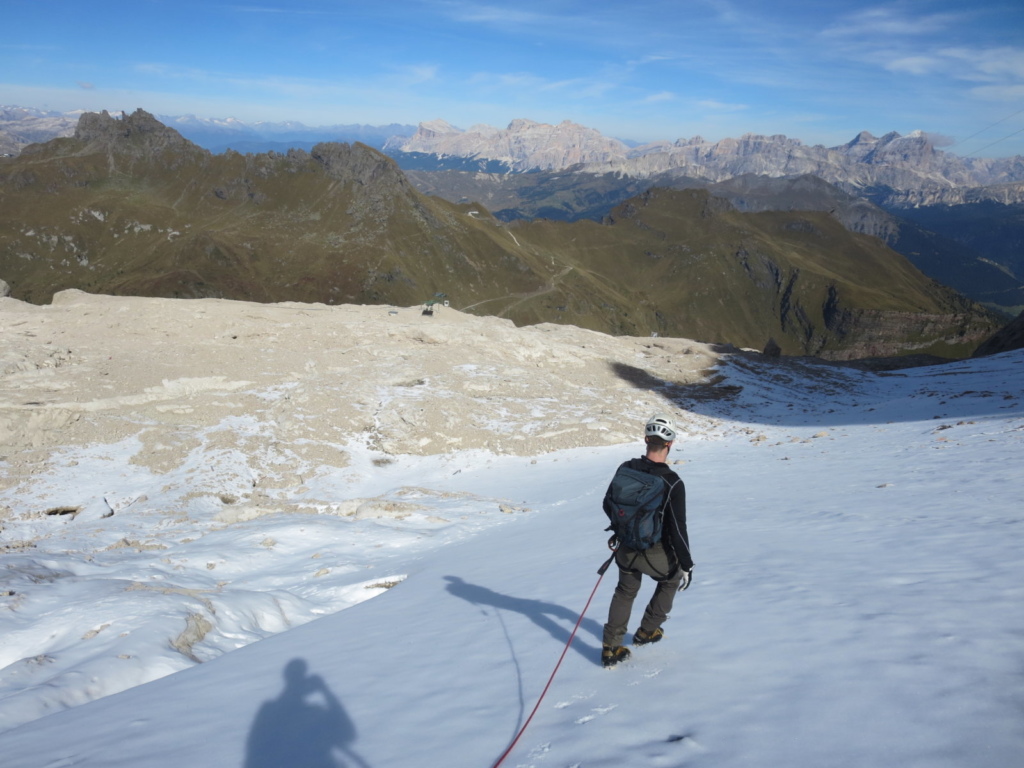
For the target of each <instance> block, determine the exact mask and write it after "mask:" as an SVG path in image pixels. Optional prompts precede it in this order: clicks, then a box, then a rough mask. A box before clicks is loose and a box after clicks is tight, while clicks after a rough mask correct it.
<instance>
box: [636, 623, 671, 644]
mask: <svg viewBox="0 0 1024 768" xmlns="http://www.w3.org/2000/svg"><path fill="white" fill-rule="evenodd" d="M664 636H665V633H664V632H662V631H661V628H660V627H659V628H658V629H656V630H654V631H653V632H651V633H650V634H648V633H647V632H644V631H643V630H642V629H638V630H637V631H636V632H634V633H633V645H647V644H648V643H656V642H658V641H659V640H661V638H663V637H664Z"/></svg>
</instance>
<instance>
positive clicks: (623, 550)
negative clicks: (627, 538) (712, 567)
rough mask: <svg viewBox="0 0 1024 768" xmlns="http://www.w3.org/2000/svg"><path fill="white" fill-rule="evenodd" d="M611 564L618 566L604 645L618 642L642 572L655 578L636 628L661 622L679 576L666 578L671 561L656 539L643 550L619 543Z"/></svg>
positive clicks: (648, 627)
mask: <svg viewBox="0 0 1024 768" xmlns="http://www.w3.org/2000/svg"><path fill="white" fill-rule="evenodd" d="M615 564H616V565H617V566H619V583H618V584H617V585H616V586H615V594H614V595H612V603H611V605H610V606H609V607H608V623H607V624H605V625H604V638H603V643H604V645H611V646H616V645H622V638H623V637H624V636H625V634H626V626H627V625H628V624H629V615H630V613H631V612H632V610H633V600H635V599H636V596H637V593H639V592H640V581H641V578H642V576H644V575H646V576H649V577H651V578H652V579H654V580H655V581H656V582H657V586H656V587H655V588H654V595H653V596H652V597H651V601H650V602H649V603H648V604H647V608H646V610H644V617H643V619H641V621H640V629H642V630H643V631H644V632H648V633H650V632H653V631H654V630H656V629H658V628H659V627H660V626H661V625H662V624H664V623H665V619H667V618H668V614H669V611H671V610H672V601H673V600H675V597H676V590H677V589H679V582H680V580H681V576H680V577H678V578H674V579H672V580H669V579H668V578H667V574H670V573H672V570H673V568H674V567H675V565H674V564H673V563H671V562H669V558H668V555H667V554H666V552H665V548H664V547H663V546H662V545H661V543H660V542H659V543H657V544H655V545H654V546H653V547H651V548H650V549H648V550H647V551H645V552H637V551H636V550H635V549H629V548H628V547H620V548H619V551H618V552H616V553H615Z"/></svg>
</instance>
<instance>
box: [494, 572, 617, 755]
mask: <svg viewBox="0 0 1024 768" xmlns="http://www.w3.org/2000/svg"><path fill="white" fill-rule="evenodd" d="M613 556H614V553H613ZM609 562H611V561H610V560H609ZM607 567H608V563H605V564H604V566H602V568H601V570H600V571H598V573H600V574H601V575H600V576H599V577H598V579H597V584H595V585H594V590H593V591H592V592H591V593H590V597H589V598H588V599H587V604H586V605H585V606H583V612H582V613H581V614H580V617H579V619H577V621H576V626H575V627H573V628H572V634H571V635H569V642H567V643H566V644H565V648H563V649H562V655H561V656H559V657H558V663H557V664H555V668H554V670H553V671H552V672H551V677H549V678H548V684H547V685H545V686H544V690H543V691H541V694H540V698H539V699H537V703H536V704H535V705H534V707H533V711H532V712H530V716H529V717H528V718H526V722H525V723H523V727H522V728H520V729H519V733H517V734H516V737H515V738H514V739H512V743H511V744H509V745H508V748H507V749H506V750H505V751H504V752H502V753H501V757H499V758H498V762H496V763H495V764H494V765H493V766H491V768H498V766H499V765H501V764H502V763H503V762H504V761H505V758H506V757H508V756H509V754H511V752H512V750H513V749H515V746H516V744H517V743H518V742H519V738H520V737H521V736H522V735H523V733H524V732H525V731H526V726H528V725H529V724H530V721H531V720H533V716H534V715H535V714H537V710H538V709H539V708H540V703H541V702H542V701H544V695H545V694H546V693H547V692H548V688H550V687H551V683H552V682H553V681H554V679H555V674H556V673H557V672H558V668H559V667H560V666H562V659H564V658H565V654H566V653H568V651H569V646H570V645H572V641H573V638H575V637H576V630H578V629H579V628H580V624H582V623H583V617H584V616H585V615H586V613H587V608H589V607H590V601H591V600H593V599H594V595H596V594H597V588H598V587H599V586H601V579H603V578H604V572H605V569H606V568H607Z"/></svg>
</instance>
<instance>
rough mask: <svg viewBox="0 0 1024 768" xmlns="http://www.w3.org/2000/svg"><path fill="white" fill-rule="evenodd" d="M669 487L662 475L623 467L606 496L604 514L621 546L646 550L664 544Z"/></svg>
mask: <svg viewBox="0 0 1024 768" xmlns="http://www.w3.org/2000/svg"><path fill="white" fill-rule="evenodd" d="M667 490H668V488H667V484H666V483H665V480H664V478H662V477H661V476H660V475H652V474H650V473H649V472H641V471H640V470H637V469H630V468H629V467H627V466H625V465H623V466H620V467H619V468H618V469H617V470H615V475H614V477H612V482H611V485H609V486H608V492H607V493H606V494H605V496H604V513H605V514H606V515H607V516H608V519H609V520H610V521H611V525H610V526H609V527H608V530H611V531H614V532H615V536H616V537H617V538H618V540H619V543H620V544H622V545H623V546H626V547H629V548H631V549H637V550H640V551H643V550H645V549H650V548H651V547H652V546H654V545H655V544H657V543H658V542H659V541H661V526H662V520H663V519H664V516H665V501H666V499H667V496H668V493H667Z"/></svg>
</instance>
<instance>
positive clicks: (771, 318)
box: [510, 188, 995, 357]
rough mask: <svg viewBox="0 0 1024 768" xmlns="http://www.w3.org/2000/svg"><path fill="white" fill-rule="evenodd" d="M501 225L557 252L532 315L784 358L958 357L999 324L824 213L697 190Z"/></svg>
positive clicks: (522, 310) (528, 306) (531, 303)
mask: <svg viewBox="0 0 1024 768" xmlns="http://www.w3.org/2000/svg"><path fill="white" fill-rule="evenodd" d="M510 231H511V232H514V233H516V237H517V238H518V239H519V240H520V241H521V242H523V243H526V242H529V243H531V244H533V245H534V246H535V247H536V248H538V249H544V248H546V249H548V250H549V252H550V253H552V254H560V255H562V256H563V258H564V260H565V261H564V267H563V271H564V275H563V276H562V277H561V278H560V280H559V283H558V286H557V288H553V289H552V290H551V291H549V292H548V293H545V294H541V295H538V296H535V297H532V298H531V299H529V300H524V301H522V302H520V304H519V305H518V306H517V307H516V308H515V310H516V312H517V313H518V314H519V315H520V316H523V315H526V314H527V313H529V315H530V317H529V318H528V319H529V320H531V321H532V320H533V319H535V318H536V319H539V318H540V317H541V316H542V315H544V314H545V312H550V311H551V310H552V309H556V310H558V309H559V307H561V310H560V311H561V314H562V316H563V317H564V318H565V319H566V320H567V321H568V322H572V323H574V324H576V325H581V326H584V327H596V326H599V325H605V326H607V325H611V326H612V327H614V328H615V329H616V330H617V331H618V332H622V333H636V334H640V333H644V332H648V331H655V332H658V333H662V334H666V335H673V336H674V335H682V336H687V337H690V338H696V339H700V340H705V341H714V340H723V339H724V340H728V341H731V342H732V343H735V344H739V345H742V346H752V347H756V348H760V347H762V346H763V345H764V344H765V342H766V341H767V340H768V338H769V337H774V338H775V339H776V341H777V342H778V343H779V345H780V346H781V347H782V349H783V351H785V352H787V353H808V354H820V355H825V356H829V357H849V356H867V355H884V354H892V353H893V352H894V351H896V348H897V347H899V348H900V349H901V350H903V351H909V350H915V351H919V352H929V353H933V354H944V355H949V354H953V353H955V354H963V353H966V352H969V350H970V349H973V346H975V345H976V344H977V342H978V340H980V339H981V338H982V337H983V336H984V333H985V332H986V329H991V328H993V327H994V325H995V323H994V321H993V319H992V318H991V317H990V316H989V315H987V314H986V313H984V312H981V311H979V310H978V308H977V307H976V306H974V305H972V304H971V303H970V302H969V301H967V300H965V299H963V298H962V297H960V296H959V295H958V294H956V293H955V292H953V291H951V290H949V289H947V288H944V287H943V286H940V285H938V284H937V283H935V282H933V281H931V280H929V279H928V278H926V277H924V276H923V275H922V274H921V273H920V272H919V271H918V270H917V269H916V268H914V267H913V266H912V265H911V264H910V263H909V262H907V261H906V260H905V259H903V258H902V257H900V256H899V255H898V254H896V253H894V252H893V251H891V250H890V249H888V248H886V247H885V246H884V245H883V244H882V243H881V242H880V241H879V240H877V239H875V238H871V237H867V236H861V235H853V234H851V233H849V232H848V231H847V230H846V229H844V228H843V226H842V225H841V224H840V223H839V222H837V221H836V220H835V219H833V218H832V217H830V216H829V215H828V214H826V213H815V212H805V213H801V214H793V213H781V212H765V213H757V214H749V213H739V212H737V211H735V210H734V209H733V208H732V207H731V206H729V204H728V203H726V202H725V201H722V200H720V199H717V198H714V197H711V196H710V195H709V194H708V193H707V192H705V191H703V190H687V191H682V190H666V189H657V188H656V189H652V190H649V191H648V192H646V193H644V194H643V195H640V196H638V197H636V198H634V199H632V200H630V201H628V202H627V203H625V204H623V205H621V206H619V207H618V208H616V209H615V210H614V211H613V213H612V215H611V216H610V217H609V219H608V223H606V224H604V225H598V224H596V223H593V222H584V221H581V222H576V223H573V224H571V225H564V224H559V223H555V222H545V221H534V222H529V223H525V222H523V223H519V225H518V226H516V227H514V228H512V229H510ZM552 258H553V259H556V258H557V257H556V256H552ZM622 308H625V309H622Z"/></svg>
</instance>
